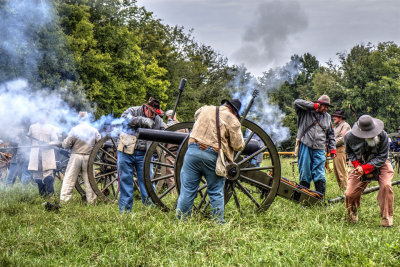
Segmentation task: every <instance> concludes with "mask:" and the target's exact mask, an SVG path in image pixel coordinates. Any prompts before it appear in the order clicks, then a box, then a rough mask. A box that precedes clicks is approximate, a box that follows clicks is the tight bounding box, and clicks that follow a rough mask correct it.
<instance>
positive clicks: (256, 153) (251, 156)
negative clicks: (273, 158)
mask: <svg viewBox="0 0 400 267" xmlns="http://www.w3.org/2000/svg"><path fill="white" fill-rule="evenodd" d="M267 149H268V147H266V146H264V147H262V148H260V149H259V150H257V151H256V152H254V153H253V154H251V155H250V156H248V157H247V158H245V159H243V160H241V161H240V162H238V164H237V165H239V166H242V165H243V164H244V163H246V162H247V161H249V160H251V159H252V158H254V157H255V156H257V155H258V154H260V153H262V152H264V151H265V150H267Z"/></svg>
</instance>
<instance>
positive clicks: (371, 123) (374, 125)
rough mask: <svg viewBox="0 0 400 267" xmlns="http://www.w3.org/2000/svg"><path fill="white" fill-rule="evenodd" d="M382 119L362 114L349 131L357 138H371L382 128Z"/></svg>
mask: <svg viewBox="0 0 400 267" xmlns="http://www.w3.org/2000/svg"><path fill="white" fill-rule="evenodd" d="M383 127H384V125H383V121H381V120H380V119H375V118H372V117H371V116H369V115H362V116H361V117H360V118H359V119H358V121H357V122H356V123H354V125H353V128H352V129H351V133H352V134H353V135H355V136H357V137H359V138H373V137H375V136H377V135H378V134H380V133H381V132H382V130H383Z"/></svg>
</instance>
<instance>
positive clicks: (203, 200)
mask: <svg viewBox="0 0 400 267" xmlns="http://www.w3.org/2000/svg"><path fill="white" fill-rule="evenodd" d="M207 195H208V192H207V191H206V192H205V193H204V194H203V196H202V197H201V200H200V203H199V205H198V207H197V210H200V209H201V206H203V203H205V202H206V197H207Z"/></svg>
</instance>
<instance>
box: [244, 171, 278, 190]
mask: <svg viewBox="0 0 400 267" xmlns="http://www.w3.org/2000/svg"><path fill="white" fill-rule="evenodd" d="M240 178H242V179H243V180H244V182H247V183H249V184H252V185H254V186H258V187H263V188H268V189H272V187H271V186H269V185H266V184H263V183H260V182H259V181H256V180H253V179H251V178H249V177H246V176H244V175H242V174H241V175H240Z"/></svg>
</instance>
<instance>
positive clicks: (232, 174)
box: [226, 163, 240, 181]
mask: <svg viewBox="0 0 400 267" xmlns="http://www.w3.org/2000/svg"><path fill="white" fill-rule="evenodd" d="M226 172H227V175H226V178H227V179H228V180H230V181H236V180H237V179H238V178H239V175H240V168H239V166H238V165H237V164H236V163H232V164H229V165H228V166H226Z"/></svg>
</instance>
